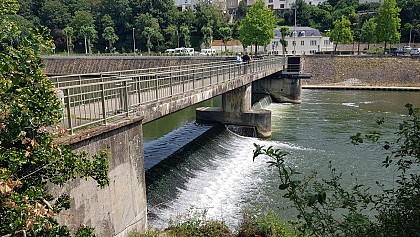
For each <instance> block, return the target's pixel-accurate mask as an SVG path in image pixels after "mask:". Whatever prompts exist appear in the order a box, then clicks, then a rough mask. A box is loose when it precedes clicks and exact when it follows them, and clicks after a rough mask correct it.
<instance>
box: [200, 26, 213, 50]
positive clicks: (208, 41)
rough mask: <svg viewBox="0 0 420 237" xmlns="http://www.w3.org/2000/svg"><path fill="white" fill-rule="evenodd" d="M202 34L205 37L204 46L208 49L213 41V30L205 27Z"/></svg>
mask: <svg viewBox="0 0 420 237" xmlns="http://www.w3.org/2000/svg"><path fill="white" fill-rule="evenodd" d="M201 32H202V33H203V35H204V37H203V43H204V46H205V47H206V48H207V49H208V48H210V46H211V41H212V38H213V30H212V29H211V28H210V27H208V26H203V27H202V28H201Z"/></svg>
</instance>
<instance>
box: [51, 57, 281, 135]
mask: <svg viewBox="0 0 420 237" xmlns="http://www.w3.org/2000/svg"><path fill="white" fill-rule="evenodd" d="M284 64H285V58H282V57H268V58H264V59H258V60H254V61H253V62H250V63H247V64H237V63H236V61H223V62H217V63H214V62H213V63H205V64H194V65H183V66H172V67H160V68H148V69H138V70H127V71H115V72H106V73H94V74H80V75H68V76H57V77H51V78H50V79H51V81H52V82H53V84H54V85H55V86H56V91H57V92H58V93H57V94H58V95H61V96H60V97H61V99H62V101H63V107H64V116H63V119H62V121H61V124H60V125H61V127H63V128H65V129H67V130H68V131H70V133H74V131H75V130H77V129H81V128H83V127H87V126H94V125H100V124H106V123H107V122H109V121H114V120H118V119H122V118H126V117H128V116H130V115H134V114H137V113H138V112H140V107H141V106H142V105H147V104H149V103H154V102H159V101H160V100H162V99H167V98H169V97H172V96H176V95H182V94H183V93H186V92H192V91H195V90H203V89H205V88H207V87H212V86H215V85H217V84H221V83H226V82H228V81H231V80H235V79H236V78H238V77H239V76H242V75H245V74H250V73H256V72H260V71H264V70H267V69H272V68H278V69H279V70H281V68H282V67H283V65H284ZM143 112H144V113H147V111H143Z"/></svg>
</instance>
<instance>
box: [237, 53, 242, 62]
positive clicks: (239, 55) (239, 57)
mask: <svg viewBox="0 0 420 237" xmlns="http://www.w3.org/2000/svg"><path fill="white" fill-rule="evenodd" d="M236 64H242V58H241V54H240V53H238V55H237V56H236Z"/></svg>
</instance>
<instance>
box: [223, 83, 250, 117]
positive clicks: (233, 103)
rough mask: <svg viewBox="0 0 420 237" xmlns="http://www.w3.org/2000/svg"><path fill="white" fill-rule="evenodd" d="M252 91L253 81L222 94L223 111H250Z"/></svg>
mask: <svg viewBox="0 0 420 237" xmlns="http://www.w3.org/2000/svg"><path fill="white" fill-rule="evenodd" d="M251 93H252V87H251V83H250V84H247V85H245V86H241V87H239V88H237V89H235V90H231V91H228V92H226V93H224V94H223V95H222V108H223V111H225V112H228V113H233V112H242V113H243V112H248V111H250V110H251Z"/></svg>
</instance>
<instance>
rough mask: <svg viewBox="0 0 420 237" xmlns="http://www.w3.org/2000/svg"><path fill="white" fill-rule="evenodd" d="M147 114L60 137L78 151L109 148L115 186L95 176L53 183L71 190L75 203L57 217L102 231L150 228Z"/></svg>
mask: <svg viewBox="0 0 420 237" xmlns="http://www.w3.org/2000/svg"><path fill="white" fill-rule="evenodd" d="M142 120H143V117H139V116H137V117H134V118H131V119H127V120H125V121H122V122H119V123H116V124H108V125H107V126H99V127H95V128H92V129H86V130H83V131H80V132H78V133H77V134H76V135H72V136H66V137H63V138H61V140H60V139H59V140H58V142H60V143H62V144H69V145H70V147H71V149H72V150H74V151H75V152H82V151H85V152H87V153H89V154H91V155H92V154H97V153H99V152H100V151H102V150H104V149H105V150H107V151H108V153H109V154H110V159H109V178H110V183H109V186H107V187H105V188H103V189H101V188H99V187H98V186H97V184H96V182H95V181H94V180H92V179H89V180H74V181H71V182H68V183H67V184H66V185H65V186H63V187H53V190H52V191H53V192H54V193H57V194H58V195H61V194H67V195H69V196H70V200H71V208H70V209H69V210H64V211H62V212H61V213H60V215H58V217H57V219H58V221H59V222H60V223H61V224H65V225H67V226H69V227H70V229H71V230H73V231H74V230H76V229H77V228H78V227H79V226H80V225H86V224H88V225H90V226H92V227H94V228H95V232H96V234H98V236H128V233H129V232H131V231H139V232H144V231H145V230H146V228H147V202H146V183H145V177H144V174H145V173H144V151H143V132H142Z"/></svg>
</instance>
